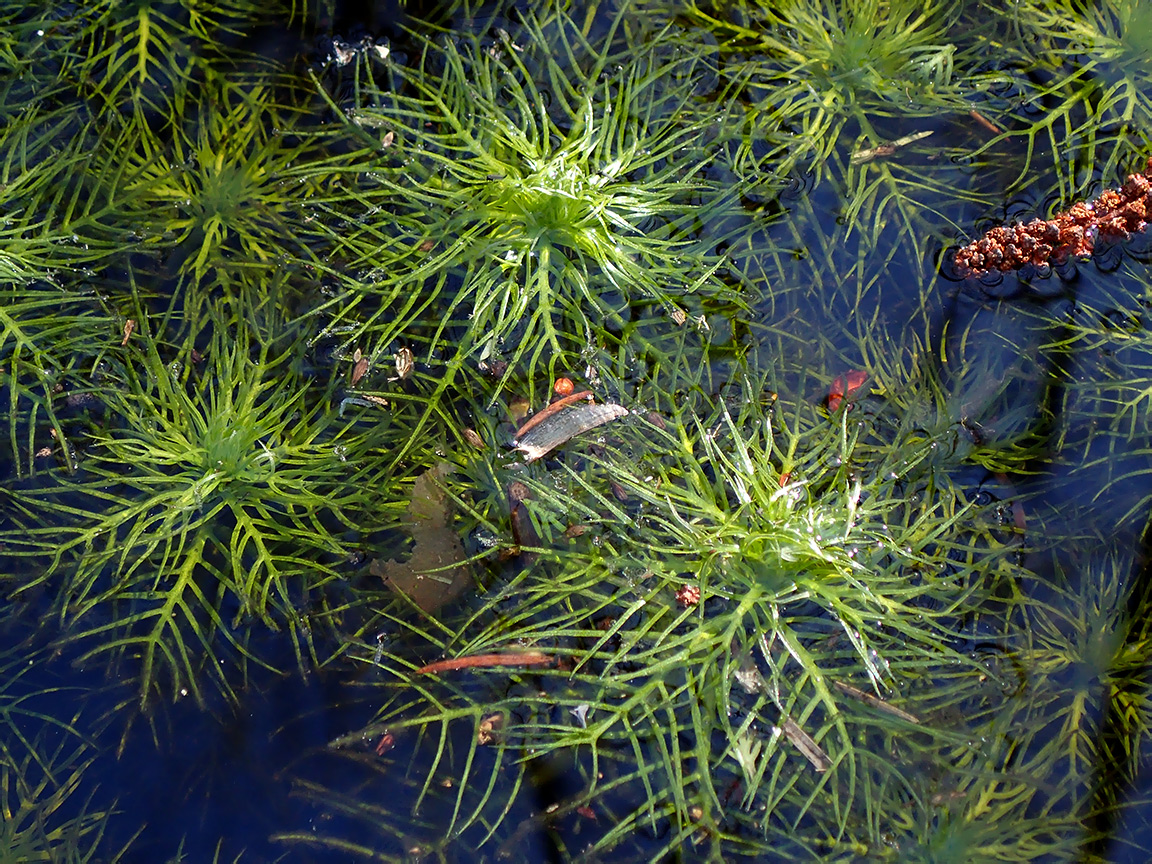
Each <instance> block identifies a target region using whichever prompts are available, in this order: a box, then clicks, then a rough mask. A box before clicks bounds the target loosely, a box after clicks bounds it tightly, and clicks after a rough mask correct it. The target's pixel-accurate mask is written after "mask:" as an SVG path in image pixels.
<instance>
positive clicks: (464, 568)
mask: <svg viewBox="0 0 1152 864" xmlns="http://www.w3.org/2000/svg"><path fill="white" fill-rule="evenodd" d="M452 470H453V469H452V466H451V465H449V464H447V463H445V462H441V463H440V464H439V465H436V466H435V467H433V468H429V469H428V470H427V471H425V472H424V473H423V474H421V475H420V476H419V477H417V478H416V483H415V484H414V485H413V487H412V498H411V500H410V502H409V504H408V517H407V519H406V520H405V521H404V527H405V529H406V530H407V531H408V533H409V534H410V535H411V537H412V539H413V540H415V541H416V542H415V545H414V546H413V548H412V555H411V556H410V557H409V558H408V560H407V561H405V562H403V563H401V562H398V561H396V560H391V561H379V560H377V561H373V562H372V564H371V565H370V567H369V572H371V573H372V574H373V575H376V576H380V577H382V578H383V579H384V583H385V584H386V585H387V586H388V587H389V588H392V589H393V590H395V591H399V592H401V593H402V594H406V595H408V597H409V598H410V599H411V600H412V602H413V603H415V604H416V605H417V606H419V607H420V608H421V609H423V610H424V611H425V612H433V611H435V610H436V609H439V608H440V607H441V606H443V605H444V604H445V603H448V602H449V601H450V600H452V599H454V598H455V597H458V596H459V595H460V594H462V593H463V592H464V590H465V589H466V588H467V587H468V586H469V585H470V584H471V583H472V573H471V570H470V569H469V567H468V564H467V563H466V561H467V557H468V556H467V554H466V553H465V551H464V544H463V543H461V542H460V537H459V536H458V535H457V534H456V532H455V531H454V530H453V529H452V502H451V501H450V500H449V498H448V496H447V495H446V494H445V492H444V490H443V488H441V485H440V484H441V483H442V482H443V481H444V479H445V478H446V477H448V475H449V474H451V473H452Z"/></svg>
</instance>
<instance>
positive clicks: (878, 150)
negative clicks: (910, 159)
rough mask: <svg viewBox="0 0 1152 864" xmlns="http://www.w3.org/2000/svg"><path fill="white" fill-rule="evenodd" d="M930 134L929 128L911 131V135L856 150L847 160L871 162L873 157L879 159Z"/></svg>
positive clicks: (856, 163) (855, 162)
mask: <svg viewBox="0 0 1152 864" xmlns="http://www.w3.org/2000/svg"><path fill="white" fill-rule="evenodd" d="M931 134H932V132H931V130H928V131H925V132H913V133H912V134H911V135H905V136H904V137H903V138H897V139H896V140H895V141H890V142H888V143H887V144H881V145H879V146H878V147H869V148H868V149H867V150H857V151H856V152H855V153H853V154H852V155H851V156H850V157H849V158H848V161H849V162H851V163H852V164H853V165H861V164H863V163H864V162H871V161H872V160H873V159H880V158H883V157H886V156H891V155H893V154H894V153H895V152H896V151H897V150H899V149H900V148H901V147H907V146H908V145H909V144H913V143H915V142H917V141H920V140H923V139H924V138H927V137H928V136H929V135H931Z"/></svg>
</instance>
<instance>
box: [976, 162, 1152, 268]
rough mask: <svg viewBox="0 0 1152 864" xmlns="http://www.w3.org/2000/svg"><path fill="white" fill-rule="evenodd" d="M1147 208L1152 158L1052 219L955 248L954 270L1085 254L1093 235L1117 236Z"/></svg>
mask: <svg viewBox="0 0 1152 864" xmlns="http://www.w3.org/2000/svg"><path fill="white" fill-rule="evenodd" d="M1150 210H1152V159H1149V160H1148V164H1147V166H1145V169H1144V173H1143V174H1131V175H1129V177H1128V181H1127V182H1126V183H1125V184H1124V185H1123V186H1122V187H1121V188H1120V189H1119V190H1111V189H1110V190H1108V191H1107V192H1104V193H1103V194H1102V195H1101V196H1100V197H1099V198H1097V199H1096V200H1095V201H1091V202H1088V203H1080V204H1074V205H1072V206H1071V207H1070V208H1068V209H1067V210H1065V211H1064V212H1063V213H1059V214H1057V215H1056V217H1055V218H1054V219H1048V220H1044V219H1033V220H1032V221H1031V222H1027V223H1023V224H1020V225H1012V226H1010V227H1002V228H993V229H992V230H991V231H989V232H988V233H987V234H985V235H984V236H983V237H981V238H980V239H979V240H977V241H976V242H974V243H969V244H968V245H967V246H965V247H964V248H963V249H961V250H960V251H959V252H957V253H956V269H957V271H958V272H959V273H960V275H961V276H978V275H980V274H981V273H987V272H988V271H990V270H1001V271H1008V270H1016V269H1018V268H1020V267H1023V266H1024V265H1025V264H1035V265H1037V266H1040V265H1042V264H1048V263H1052V262H1055V263H1059V262H1062V261H1066V260H1067V259H1068V258H1069V257H1072V256H1076V257H1080V256H1087V255H1091V254H1092V250H1093V249H1094V248H1095V245H1096V241H1097V240H1098V239H1099V238H1111V239H1115V240H1123V239H1125V238H1127V237H1129V236H1131V235H1132V234H1136V233H1138V232H1140V231H1143V230H1144V229H1145V228H1147V227H1148V222H1147V219H1148V212H1149V211H1150Z"/></svg>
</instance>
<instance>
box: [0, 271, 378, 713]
mask: <svg viewBox="0 0 1152 864" xmlns="http://www.w3.org/2000/svg"><path fill="white" fill-rule="evenodd" d="M266 287H267V286H266ZM182 302H183V303H184V305H185V307H186V308H188V309H189V310H195V309H197V304H196V303H194V302H192V300H191V298H187V299H185V300H184V301H182ZM261 302H262V303H265V304H266V303H267V300H266V299H262V300H261ZM208 308H210V309H211V317H210V318H208V320H206V321H204V322H202V324H201V326H200V327H199V328H189V329H187V330H185V332H184V334H183V336H182V338H179V339H178V341H176V342H175V343H174V344H169V343H167V342H166V341H165V340H166V336H167V335H168V334H166V333H165V332H164V331H163V329H159V330H157V331H155V332H154V331H153V330H152V327H151V325H150V323H149V322H150V316H149V315H148V314H147V313H146V312H145V310H144V308H143V307H140V306H137V307H136V309H135V311H134V313H133V320H134V321H135V322H136V328H135V331H134V332H133V333H132V335H131V337H130V338H126V339H125V340H124V341H125V344H124V345H122V346H121V347H120V350H119V351H116V350H115V349H109V350H108V352H107V353H106V355H105V363H106V367H107V368H106V371H105V373H104V374H103V375H102V376H101V381H100V386H99V389H98V393H99V395H98V396H93V397H90V400H91V401H97V402H98V403H99V406H100V409H101V410H102V412H103V414H104V418H105V420H104V422H103V423H102V424H99V425H97V427H96V428H95V429H93V430H92V431H91V432H90V433H89V434H88V435H87V436H80V437H79V438H78V439H74V440H73V441H72V442H70V446H75V447H77V448H79V449H80V450H81V451H82V453H81V457H80V459H79V470H78V471H77V472H76V473H75V474H73V475H70V474H69V472H67V471H56V472H50V475H51V480H50V482H44V481H43V480H41V481H38V482H35V483H29V484H24V485H22V486H20V487H17V488H13V489H9V490H6V491H5V493H4V498H5V507H6V510H7V512H8V513H9V515H10V517H11V518H13V519H15V520H16V521H17V522H19V523H20V524H21V525H22V528H21V529H19V530H14V529H9V530H8V531H6V532H5V534H4V538H3V539H4V543H5V544H6V555H7V556H9V559H8V560H10V561H11V560H12V559H22V560H24V561H26V563H25V564H24V565H23V566H21V567H20V568H19V571H20V575H13V571H11V570H9V572H8V573H7V574H6V576H5V581H6V584H7V590H8V592H9V593H10V594H16V595H21V594H28V593H31V592H36V591H41V590H48V591H50V592H51V594H52V596H53V598H54V599H53V603H52V606H53V609H54V611H55V614H56V620H57V622H58V624H59V626H60V628H61V631H62V634H63V638H65V639H69V640H78V641H80V642H81V643H82V644H83V645H85V646H86V647H87V649H88V653H87V654H86V655H85V656H86V657H96V656H101V655H109V659H110V660H111V661H116V662H121V663H122V662H124V661H130V663H129V665H128V666H125V667H122V668H125V669H127V668H131V669H132V670H133V672H134V674H135V675H137V676H138V680H139V685H140V695H141V698H142V699H144V700H147V699H148V698H149V697H151V696H153V695H156V694H175V693H177V692H179V691H187V692H189V693H191V694H193V695H195V696H196V697H197V698H204V691H203V681H204V677H205V676H207V677H209V678H211V679H212V680H213V681H214V682H215V684H216V686H217V687H218V688H219V689H220V690H221V691H223V692H224V693H226V694H227V693H230V692H231V688H232V686H233V683H234V681H235V680H236V679H235V677H234V676H233V675H232V673H230V672H229V671H227V666H228V665H231V664H232V663H235V664H237V665H239V666H240V667H242V668H243V667H244V666H245V665H246V664H247V663H249V662H256V663H264V664H266V665H267V664H271V663H273V661H272V660H261V659H260V658H258V657H257V656H255V654H254V653H253V652H252V651H250V650H249V649H248V647H247V639H248V638H249V633H250V630H251V628H252V627H253V626H256V625H263V626H265V627H268V628H272V629H275V630H285V631H286V632H285V633H284V637H283V638H284V639H285V640H287V641H286V642H285V643H284V644H285V645H287V646H290V648H291V653H294V654H295V656H296V658H297V661H298V662H299V663H300V664H306V663H308V662H310V660H311V659H314V657H315V652H316V645H315V641H314V638H313V634H314V633H315V632H317V631H322V630H323V629H324V627H325V626H326V622H329V620H330V619H333V618H338V617H339V616H340V615H341V611H340V610H345V611H347V610H349V609H350V608H351V606H353V605H355V604H350V603H349V600H348V598H346V597H343V596H341V592H342V590H343V589H342V588H341V587H340V586H341V585H342V584H343V583H344V581H345V578H346V575H347V574H346V572H345V570H344V567H345V564H346V561H347V558H348V556H349V555H350V554H351V552H352V551H353V550H354V548H355V543H356V540H355V538H356V537H357V536H359V534H360V532H363V531H371V530H373V528H374V526H379V525H381V524H382V521H383V520H385V519H386V518H387V517H386V516H385V514H386V513H387V506H386V504H382V503H379V502H374V501H372V497H371V496H372V491H371V490H372V489H374V488H379V487H381V486H382V484H383V483H384V482H385V480H386V477H385V475H384V473H383V472H384V470H385V469H384V467H383V465H382V464H381V463H380V460H377V459H372V458H367V457H368V454H369V452H370V450H371V449H372V448H374V447H382V446H385V442H386V441H387V440H388V439H387V430H388V424H387V423H381V424H378V425H376V426H374V427H369V428H367V429H363V430H362V429H358V428H357V423H356V422H355V421H353V420H351V419H349V420H341V419H339V418H338V416H337V411H336V405H335V404H334V403H333V400H332V397H331V394H330V393H329V392H328V391H327V389H326V388H324V387H323V386H319V387H315V388H314V387H313V386H311V385H310V383H309V381H308V380H307V379H305V378H302V377H301V376H300V375H299V374H298V373H297V374H293V371H292V370H293V368H294V367H295V366H297V364H298V363H299V360H300V358H299V356H298V355H297V354H296V351H297V350H298V347H299V346H298V343H296V342H293V341H292V340H291V339H290V338H288V335H289V333H291V329H290V328H289V329H285V327H284V322H283V319H282V318H281V317H279V316H278V315H277V314H276V313H275V312H274V310H269V309H268V308H267V306H266V305H265V308H263V309H261V308H260V307H255V308H253V307H245V306H243V305H242V304H241V305H238V306H230V305H229V304H221V303H220V302H216V303H213V304H211V306H209V307H208ZM269 315H271V319H269V317H268V316H269ZM161 320H162V319H161ZM269 320H271V321H279V324H278V325H276V326H275V327H274V329H273V330H272V331H271V332H269V331H267V330H263V329H260V328H259V327H258V325H260V324H261V322H263V323H265V324H267V323H269ZM173 335H178V334H173ZM197 346H199V347H197ZM225 658H227V659H228V661H229V662H228V663H227V664H224V663H223V662H222V661H224V660H225Z"/></svg>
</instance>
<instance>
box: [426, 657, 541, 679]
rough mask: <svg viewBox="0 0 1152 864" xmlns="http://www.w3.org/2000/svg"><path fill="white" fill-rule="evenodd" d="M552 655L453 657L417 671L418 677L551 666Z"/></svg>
mask: <svg viewBox="0 0 1152 864" xmlns="http://www.w3.org/2000/svg"><path fill="white" fill-rule="evenodd" d="M555 659H556V658H555V657H553V656H552V655H551V654H543V653H541V652H539V651H509V652H507V653H505V654H474V655H472V656H471V657H452V658H450V659H448V660H437V661H436V662H435V663H429V664H428V665H427V666H421V667H420V668H419V669H417V670H416V674H417V675H435V674H437V673H438V672H452V671H454V670H456V669H475V668H477V667H487V666H551V665H552V663H553V662H555Z"/></svg>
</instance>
